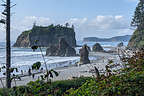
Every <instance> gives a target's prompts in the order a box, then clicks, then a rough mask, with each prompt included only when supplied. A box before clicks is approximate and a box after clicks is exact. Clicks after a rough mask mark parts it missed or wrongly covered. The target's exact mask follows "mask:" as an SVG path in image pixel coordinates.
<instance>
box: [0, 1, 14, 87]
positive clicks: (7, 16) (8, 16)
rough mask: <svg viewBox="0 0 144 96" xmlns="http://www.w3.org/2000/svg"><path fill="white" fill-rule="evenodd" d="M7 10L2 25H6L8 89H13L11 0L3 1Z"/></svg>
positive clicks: (1, 21)
mask: <svg viewBox="0 0 144 96" xmlns="http://www.w3.org/2000/svg"><path fill="white" fill-rule="evenodd" d="M2 1H3V4H1V6H3V7H4V8H5V10H4V11H3V12H2V15H3V16H4V19H1V20H0V23H2V24H5V25H6V87H7V88H11V40H10V24H11V22H10V21H11V8H12V7H13V6H15V5H12V6H11V0H6V1H4V0H2Z"/></svg>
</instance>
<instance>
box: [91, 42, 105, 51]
mask: <svg viewBox="0 0 144 96" xmlns="http://www.w3.org/2000/svg"><path fill="white" fill-rule="evenodd" d="M92 49H93V51H94V52H104V49H103V47H102V46H101V45H100V44H99V43H96V44H95V45H94V46H93V48H92Z"/></svg>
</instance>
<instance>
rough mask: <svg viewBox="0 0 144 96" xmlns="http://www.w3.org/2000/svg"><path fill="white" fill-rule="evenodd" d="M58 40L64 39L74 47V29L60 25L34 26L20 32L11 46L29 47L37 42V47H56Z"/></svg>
mask: <svg viewBox="0 0 144 96" xmlns="http://www.w3.org/2000/svg"><path fill="white" fill-rule="evenodd" d="M60 38H64V39H65V40H66V42H67V43H68V44H69V45H70V46H72V47H75V46H76V39H75V32H74V28H70V27H65V26H61V25H56V26H54V25H50V26H48V27H42V26H35V25H34V26H33V28H32V29H31V30H28V31H25V32H22V34H21V35H20V36H19V37H18V38H17V41H16V43H15V44H14V45H13V46H14V47H31V46H33V45H34V44H35V40H38V42H37V45H38V46H42V47H49V46H51V45H58V42H59V39H60Z"/></svg>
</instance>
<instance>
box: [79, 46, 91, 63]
mask: <svg viewBox="0 0 144 96" xmlns="http://www.w3.org/2000/svg"><path fill="white" fill-rule="evenodd" d="M79 53H80V64H88V63H90V60H89V58H88V57H89V51H88V49H87V46H86V45H84V46H83V47H82V48H81V49H80V51H79Z"/></svg>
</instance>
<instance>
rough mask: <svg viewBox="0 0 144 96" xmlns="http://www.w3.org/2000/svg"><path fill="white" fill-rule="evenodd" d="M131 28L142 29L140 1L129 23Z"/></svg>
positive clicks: (143, 10)
mask: <svg viewBox="0 0 144 96" xmlns="http://www.w3.org/2000/svg"><path fill="white" fill-rule="evenodd" d="M131 26H132V27H136V28H137V29H138V30H143V29H144V1H143V0H140V1H139V3H138V5H137V7H136V9H135V13H134V16H133V19H132V22H131Z"/></svg>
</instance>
